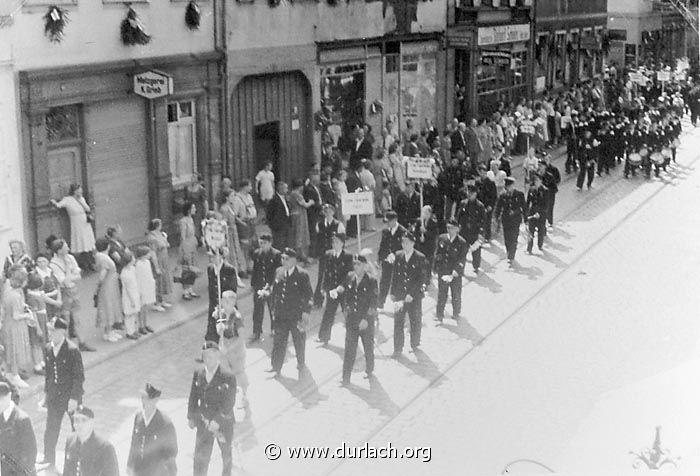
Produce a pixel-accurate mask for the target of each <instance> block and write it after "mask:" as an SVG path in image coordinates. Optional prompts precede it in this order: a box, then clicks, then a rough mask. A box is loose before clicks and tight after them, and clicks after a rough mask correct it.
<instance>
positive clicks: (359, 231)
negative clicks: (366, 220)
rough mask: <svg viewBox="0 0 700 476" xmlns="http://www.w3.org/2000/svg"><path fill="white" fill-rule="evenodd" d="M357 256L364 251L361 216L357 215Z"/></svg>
mask: <svg viewBox="0 0 700 476" xmlns="http://www.w3.org/2000/svg"><path fill="white" fill-rule="evenodd" d="M356 216H357V254H358V255H359V254H360V252H361V251H362V226H361V225H360V215H359V214H357V215H356Z"/></svg>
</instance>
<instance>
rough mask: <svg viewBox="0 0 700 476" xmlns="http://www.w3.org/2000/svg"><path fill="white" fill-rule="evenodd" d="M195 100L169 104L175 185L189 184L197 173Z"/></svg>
mask: <svg viewBox="0 0 700 476" xmlns="http://www.w3.org/2000/svg"><path fill="white" fill-rule="evenodd" d="M196 126H197V124H196V121H195V102H194V101H177V102H171V103H169V104H168V153H169V155H170V173H171V174H172V180H173V186H176V187H177V186H185V185H187V184H188V183H189V182H190V181H191V180H192V178H193V177H194V175H195V174H196V173H197V136H196Z"/></svg>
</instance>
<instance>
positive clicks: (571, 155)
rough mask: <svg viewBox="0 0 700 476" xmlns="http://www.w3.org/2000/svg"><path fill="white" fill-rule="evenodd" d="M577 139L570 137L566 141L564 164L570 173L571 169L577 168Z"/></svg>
mask: <svg viewBox="0 0 700 476" xmlns="http://www.w3.org/2000/svg"><path fill="white" fill-rule="evenodd" d="M576 155H577V154H576V139H574V138H571V137H569V138H568V139H567V141H566V164H565V165H564V167H565V169H566V173H567V174H568V173H570V172H571V170H572V169H573V170H576V169H577V168H578V167H577V166H576V159H577V157H576Z"/></svg>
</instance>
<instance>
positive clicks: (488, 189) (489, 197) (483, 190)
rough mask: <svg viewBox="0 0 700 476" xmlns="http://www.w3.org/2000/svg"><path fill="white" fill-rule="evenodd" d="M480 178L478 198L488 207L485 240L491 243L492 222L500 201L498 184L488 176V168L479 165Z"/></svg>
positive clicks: (477, 181)
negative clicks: (497, 202)
mask: <svg viewBox="0 0 700 476" xmlns="http://www.w3.org/2000/svg"><path fill="white" fill-rule="evenodd" d="M478 169H479V178H478V179H477V180H476V187H477V189H478V190H479V191H478V192H477V195H476V197H477V198H478V199H479V201H480V202H481V203H483V204H484V207H486V218H485V219H484V240H486V242H490V241H491V221H492V220H493V209H494V208H495V207H496V201H497V200H498V189H497V188H496V184H495V183H494V182H493V181H492V180H491V179H490V178H488V176H487V175H486V166H485V165H484V164H479V167H478Z"/></svg>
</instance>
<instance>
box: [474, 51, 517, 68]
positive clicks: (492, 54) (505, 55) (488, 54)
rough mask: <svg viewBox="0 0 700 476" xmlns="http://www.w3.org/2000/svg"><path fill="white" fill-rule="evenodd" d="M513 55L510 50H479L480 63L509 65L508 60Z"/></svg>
mask: <svg viewBox="0 0 700 476" xmlns="http://www.w3.org/2000/svg"><path fill="white" fill-rule="evenodd" d="M512 58H513V55H512V54H511V53H510V51H493V50H482V51H481V64H507V65H510V61H511V59H512Z"/></svg>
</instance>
